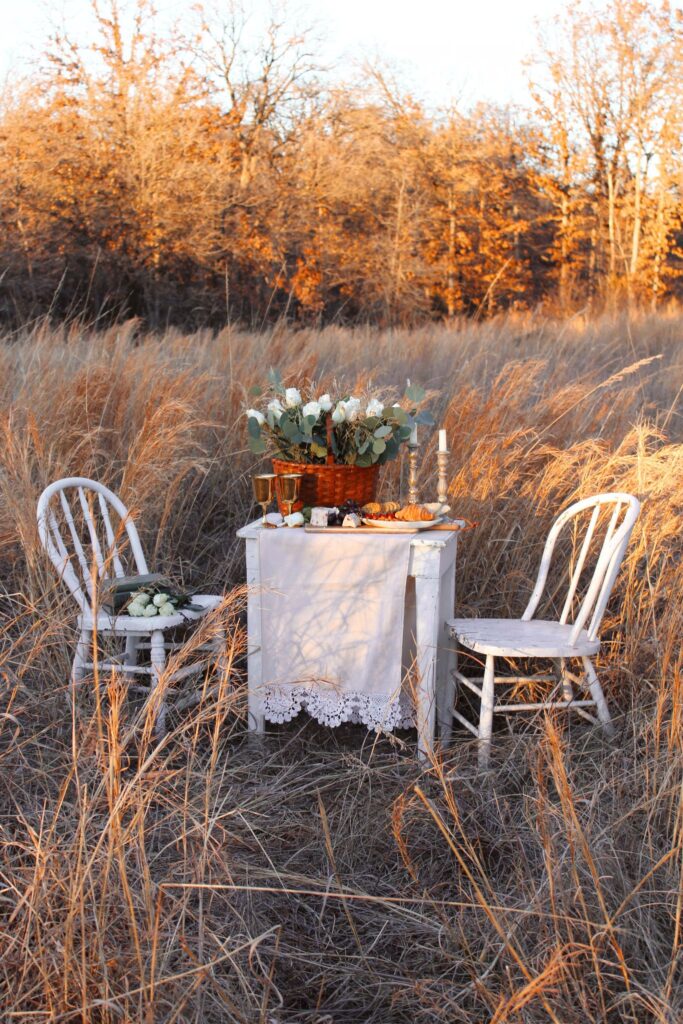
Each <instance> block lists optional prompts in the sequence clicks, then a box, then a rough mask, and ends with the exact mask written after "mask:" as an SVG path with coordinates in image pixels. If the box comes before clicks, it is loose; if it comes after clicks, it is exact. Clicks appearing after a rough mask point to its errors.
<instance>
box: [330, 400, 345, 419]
mask: <svg viewBox="0 0 683 1024" xmlns="http://www.w3.org/2000/svg"><path fill="white" fill-rule="evenodd" d="M345 419H346V403H345V402H337V408H336V409H335V410H334V412H333V413H332V422H333V423H343V422H344V420H345Z"/></svg>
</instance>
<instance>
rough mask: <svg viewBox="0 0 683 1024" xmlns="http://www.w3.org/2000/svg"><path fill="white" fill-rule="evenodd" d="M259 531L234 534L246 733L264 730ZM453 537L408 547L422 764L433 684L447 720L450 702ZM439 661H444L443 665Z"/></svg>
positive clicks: (428, 535)
mask: <svg viewBox="0 0 683 1024" xmlns="http://www.w3.org/2000/svg"><path fill="white" fill-rule="evenodd" d="M262 528H263V527H262V524H261V520H256V521H254V522H252V523H249V524H248V525H247V526H243V527H242V528H241V529H240V530H238V531H237V536H238V537H240V538H241V539H242V540H244V541H245V546H246V565H247V585H248V597H247V620H248V633H249V640H248V655H247V666H248V678H249V729H250V730H251V731H253V732H255V733H260V732H263V730H264V728H265V718H264V714H263V701H262V698H261V693H262V690H263V677H262V664H261V637H262V632H261V631H262V629H263V628H264V626H263V623H262V621H261V604H260V597H259V591H260V587H261V572H260V565H259V557H258V535H259V531H260V530H261V529H262ZM354 533H355V531H354ZM457 537H458V534H457V531H439V532H437V531H434V532H429V531H427V532H425V533H422V534H415V535H414V537H413V539H412V541H411V545H410V559H409V565H408V575H409V576H412V577H413V578H414V580H415V633H416V648H417V652H416V663H417V668H418V692H417V696H416V720H417V729H418V756H419V757H420V758H421V759H423V760H424V759H425V758H427V757H428V755H429V752H430V751H431V750H432V748H433V744H434V733H435V724H436V718H437V680H438V685H439V692H440V698H441V696H443V699H444V705H443V706H444V716H443V717H444V719H446V718H447V717H448V715H447V714H446V709H447V708H448V707H449V706H450V703H452V696H451V692H450V691H451V686H452V683H451V682H450V668H451V666H452V665H453V664H454V645H453V643H452V641H451V639H450V633H449V631H448V629H447V627H446V625H445V623H446V620H447V619H448V618H450V616H451V615H452V613H453V606H454V600H455V598H454V595H455V564H456V551H457ZM367 539H368V543H369V544H378V543H381V540H382V537H381V534H380V532H379V531H375V532H374V533H371V534H369V536H368V538H367ZM442 657H444V659H445V661H444V664H443V665H442V664H441V658H442ZM440 698H439V699H440ZM446 699H448V704H447V703H446ZM448 729H450V720H449V722H448Z"/></svg>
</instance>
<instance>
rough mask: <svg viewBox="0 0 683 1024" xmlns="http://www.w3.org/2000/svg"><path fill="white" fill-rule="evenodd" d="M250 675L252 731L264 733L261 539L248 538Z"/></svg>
mask: <svg viewBox="0 0 683 1024" xmlns="http://www.w3.org/2000/svg"><path fill="white" fill-rule="evenodd" d="M246 547H247V550H246V561H247V586H248V588H249V589H248V592H247V636H248V640H247V651H248V653H247V679H248V683H247V686H248V697H249V701H248V703H249V707H248V721H247V728H248V730H249V732H253V733H263V732H264V731H265V726H266V720H265V717H264V715H263V702H262V696H261V690H262V687H263V672H262V668H261V593H260V590H261V573H260V565H259V557H258V541H257V540H255V539H252V538H249V540H247V546H246Z"/></svg>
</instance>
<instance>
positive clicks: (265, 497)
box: [251, 473, 275, 527]
mask: <svg viewBox="0 0 683 1024" xmlns="http://www.w3.org/2000/svg"><path fill="white" fill-rule="evenodd" d="M251 482H252V485H253V488H254V497H255V499H256V502H257V504H258V505H260V506H261V511H262V512H263V520H262V523H263V526H265V527H267V526H270V523H269V522H268V520H267V519H266V513H267V511H268V506H269V505H270V503H271V501H272V500H273V488H274V485H275V473H258V474H257V475H256V476H253V477H252V478H251Z"/></svg>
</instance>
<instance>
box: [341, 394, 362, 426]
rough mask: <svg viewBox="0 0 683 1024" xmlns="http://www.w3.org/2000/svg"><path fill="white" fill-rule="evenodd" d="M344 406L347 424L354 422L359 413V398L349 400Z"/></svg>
mask: <svg viewBox="0 0 683 1024" xmlns="http://www.w3.org/2000/svg"><path fill="white" fill-rule="evenodd" d="M345 406H346V410H345V411H346V418H347V420H348V421H349V423H353V421H354V420H356V419H358V413H359V412H360V398H349V400H348V402H346V403H345Z"/></svg>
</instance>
